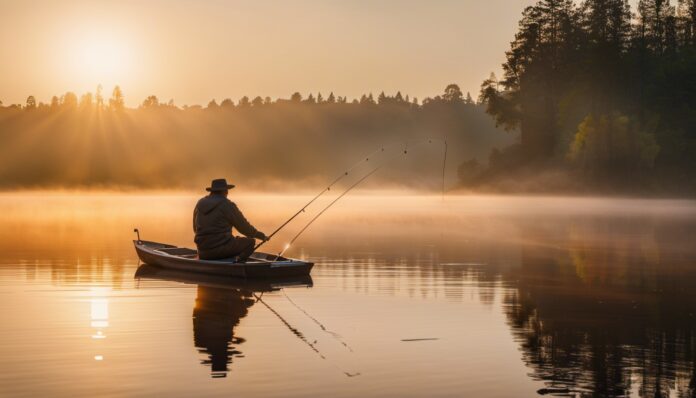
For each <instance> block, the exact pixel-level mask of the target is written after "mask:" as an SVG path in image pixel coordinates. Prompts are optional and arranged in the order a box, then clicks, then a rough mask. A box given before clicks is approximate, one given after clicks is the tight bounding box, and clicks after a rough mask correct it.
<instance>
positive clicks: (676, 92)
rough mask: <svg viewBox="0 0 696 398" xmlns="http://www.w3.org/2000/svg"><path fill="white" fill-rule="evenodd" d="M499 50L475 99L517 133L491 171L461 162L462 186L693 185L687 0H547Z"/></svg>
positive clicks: (695, 59)
mask: <svg viewBox="0 0 696 398" xmlns="http://www.w3.org/2000/svg"><path fill="white" fill-rule="evenodd" d="M506 58H507V61H506V62H505V64H504V65H503V68H504V76H503V77H502V78H501V79H500V80H499V81H498V80H497V79H495V78H492V79H488V80H486V81H485V82H484V83H483V86H482V89H481V97H482V100H483V101H485V102H486V104H487V111H488V113H489V114H491V115H492V116H493V117H494V118H495V120H496V123H497V124H498V125H499V126H502V127H504V128H506V129H509V130H516V131H519V138H520V141H519V144H517V145H514V146H512V147H510V148H507V149H506V150H504V151H502V152H498V151H496V152H494V153H493V154H491V157H490V164H489V166H488V168H486V169H481V170H473V171H472V169H473V168H472V167H471V165H469V166H468V167H467V165H466V164H465V165H464V166H463V175H464V176H465V177H466V178H465V182H466V183H468V184H470V185H481V184H486V183H490V182H492V181H497V182H498V183H502V182H503V181H504V180H506V179H507V180H508V181H509V180H513V179H519V178H520V177H521V176H524V177H525V178H527V177H529V178H528V181H531V180H534V179H536V180H537V183H538V184H539V185H540V186H546V187H547V188H550V187H551V186H554V185H558V186H563V185H568V181H571V180H572V181H574V182H576V183H580V184H584V185H585V186H589V187H595V188H600V189H607V190H619V189H624V188H629V189H635V190H641V191H646V190H648V191H655V190H657V191H660V190H669V191H679V192H684V191H685V190H687V189H689V190H692V191H693V190H694V189H695V188H696V156H694V155H696V4H695V2H694V0H679V1H678V2H677V3H676V4H675V2H674V1H672V2H670V1H669V0H640V1H639V2H638V6H637V9H635V10H631V8H630V6H629V3H628V1H626V0H586V1H582V2H580V3H576V2H573V1H571V0H542V1H539V2H537V3H536V5H534V6H530V7H527V8H526V9H525V10H524V12H523V15H522V19H521V20H520V23H519V31H518V33H517V34H516V35H515V37H514V40H513V41H512V43H511V46H510V49H509V50H508V51H507V53H506ZM541 170H543V171H547V172H549V173H546V174H545V175H546V176H549V175H551V174H553V173H552V172H553V171H556V172H561V175H562V176H563V178H562V179H560V180H558V179H556V180H554V179H553V178H549V179H544V178H543V177H539V171H541ZM531 175H535V176H536V177H530V176H531Z"/></svg>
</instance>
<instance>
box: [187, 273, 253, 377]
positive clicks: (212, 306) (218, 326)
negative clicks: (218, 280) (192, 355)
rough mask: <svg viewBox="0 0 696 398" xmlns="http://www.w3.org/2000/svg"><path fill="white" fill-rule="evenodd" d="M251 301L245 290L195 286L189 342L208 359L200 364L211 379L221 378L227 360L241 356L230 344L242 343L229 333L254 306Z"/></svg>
mask: <svg viewBox="0 0 696 398" xmlns="http://www.w3.org/2000/svg"><path fill="white" fill-rule="evenodd" d="M251 297H252V293H251V292H250V291H246V290H239V289H223V288H214V287H206V286H201V285H198V292H197V296H196V305H195V307H194V308H193V342H194V345H195V346H196V347H197V348H199V351H200V352H201V353H206V354H208V357H209V359H208V360H205V361H203V362H202V363H203V364H205V365H210V367H211V374H212V376H213V377H225V376H226V373H225V372H227V371H228V370H229V369H228V368H227V364H229V363H231V362H232V360H231V357H232V356H234V355H239V354H241V352H240V351H237V350H236V349H235V347H231V346H230V343H232V344H235V345H237V344H241V343H243V342H244V339H242V338H240V337H237V338H235V337H234V333H233V329H234V327H235V326H237V324H238V323H239V320H240V319H241V318H244V317H245V316H246V315H247V312H248V311H247V309H248V308H249V307H251V306H252V305H253V304H254V300H253V299H252V298H251Z"/></svg>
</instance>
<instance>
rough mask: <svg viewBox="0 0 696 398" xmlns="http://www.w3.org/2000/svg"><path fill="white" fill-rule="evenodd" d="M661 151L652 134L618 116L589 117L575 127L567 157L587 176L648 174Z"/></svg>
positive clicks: (617, 114) (627, 118)
mask: <svg viewBox="0 0 696 398" xmlns="http://www.w3.org/2000/svg"><path fill="white" fill-rule="evenodd" d="M659 151H660V147H659V145H658V144H657V141H656V139H655V135H654V134H653V133H652V132H649V131H646V130H644V129H642V128H641V127H640V125H639V124H638V123H637V122H635V121H631V119H630V118H629V117H628V116H626V115H622V114H619V113H613V114H610V115H597V116H595V115H588V116H587V117H586V118H585V120H583V121H582V122H581V123H580V125H579V126H578V131H577V132H576V133H575V139H574V141H573V142H572V144H571V146H570V151H569V153H568V158H569V159H570V160H571V161H572V162H573V163H574V164H576V165H578V166H579V167H581V168H582V169H584V171H587V172H589V173H600V174H601V173H604V171H605V170H614V171H615V172H617V171H619V170H621V171H624V172H635V171H643V172H644V171H647V170H651V169H652V168H653V167H654V165H655V159H656V157H657V154H658V153H659Z"/></svg>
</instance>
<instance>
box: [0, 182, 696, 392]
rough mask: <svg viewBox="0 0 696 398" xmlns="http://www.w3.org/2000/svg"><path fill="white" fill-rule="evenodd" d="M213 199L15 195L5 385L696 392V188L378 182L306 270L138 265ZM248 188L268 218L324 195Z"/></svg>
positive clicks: (338, 217)
mask: <svg viewBox="0 0 696 398" xmlns="http://www.w3.org/2000/svg"><path fill="white" fill-rule="evenodd" d="M338 194H339V192H335V193H331V195H327V197H326V198H323V199H322V200H323V202H321V203H317V204H316V205H315V206H312V207H310V208H309V209H308V210H309V211H308V213H307V214H303V215H302V216H301V217H302V218H301V219H298V220H297V221H296V222H294V223H292V224H291V225H290V226H289V227H288V229H287V230H284V231H283V232H281V233H280V234H279V235H278V236H277V239H273V240H272V241H270V242H269V243H268V244H267V246H265V248H264V249H265V250H268V251H271V252H275V251H277V250H280V249H281V248H282V247H283V245H284V244H285V243H286V242H287V241H288V240H289V239H290V238H291V237H292V236H293V235H294V233H295V232H296V231H298V230H299V229H300V228H301V227H302V226H303V225H304V223H306V222H307V221H308V220H309V219H310V218H311V217H312V216H313V215H314V214H316V213H315V212H316V211H318V210H319V209H321V208H322V207H323V206H324V205H326V204H328V202H329V201H330V200H332V199H333V198H335V196H336V195H338ZM332 195H333V196H332ZM198 196H199V194H198V193H191V192H169V193H161V192H160V193H152V192H132V193H95V192H89V193H79V192H68V193H65V192H64V193H59V192H14V193H13V192H9V193H3V194H1V195H0V206H2V208H3V209H4V210H5V212H4V215H3V217H2V218H1V219H0V249H2V250H1V251H0V253H2V254H0V297H2V298H3V299H2V300H0V311H2V313H3V314H4V315H5V318H6V322H3V323H2V324H0V336H2V339H1V340H0V350H2V352H3V355H2V356H1V357H0V368H1V369H3V372H2V374H0V384H1V385H2V389H3V391H5V392H7V393H9V394H10V395H11V396H36V395H39V394H49V395H51V396H86V395H89V396H94V395H98V396H109V395H123V394H131V395H143V396H145V395H168V396H182V397H183V396H191V395H202V394H207V395H211V396H223V395H230V394H242V395H251V394H255V395H263V396H298V397H299V396H307V395H317V396H321V395H327V394H332V395H334V396H345V397H349V396H356V395H363V396H394V397H396V396H400V397H403V396H413V397H416V396H436V395H437V396H462V395H469V396H482V397H494V396H500V397H502V396H536V395H537V393H538V392H542V393H549V394H556V395H575V396H583V395H590V392H595V393H598V394H600V395H606V396H626V395H631V396H655V395H656V394H673V395H674V396H691V394H693V393H694V388H695V386H696V376H695V374H696V373H695V368H696V320H694V313H695V312H696V296H695V295H694V293H693V286H694V283H696V247H694V245H693V241H694V237H695V236H696V234H695V232H696V202H695V201H691V200H644V199H619V198H612V199H610V198H591V197H588V198H574V197H524V196H519V197H513V196H482V195H469V196H452V195H448V196H446V197H445V198H444V200H443V198H442V197H441V196H439V195H412V194H410V195H404V194H402V195H399V194H395V193H394V192H391V193H385V192H378V193H376V192H370V191H360V192H357V193H355V194H351V195H348V196H346V197H345V198H344V199H343V200H342V201H340V202H338V204H337V205H336V206H335V207H333V208H331V209H330V210H329V211H328V212H327V213H326V214H325V215H324V216H322V217H321V218H319V219H318V221H317V222H316V223H315V224H314V225H312V227H310V228H309V229H308V230H307V232H306V233H305V234H304V235H303V236H302V237H301V238H300V239H299V240H298V241H297V242H296V244H295V245H294V246H293V247H292V248H290V250H289V251H288V252H287V255H288V256H290V257H297V258H302V259H309V260H312V261H314V262H315V263H316V265H315V268H314V270H313V272H312V278H313V281H312V282H311V283H310V284H307V283H305V284H297V285H295V286H286V287H284V288H282V289H281V288H280V287H276V288H275V289H273V288H259V287H250V286H248V285H246V286H245V285H240V284H239V283H237V284H234V283H227V284H225V283H211V282H210V281H209V280H203V279H196V278H192V279H186V278H183V279H182V278H181V277H174V276H172V275H167V274H157V273H152V270H147V269H142V268H141V269H140V270H139V271H138V272H139V273H138V276H139V277H138V278H136V277H135V274H136V270H137V269H138V266H139V264H138V260H137V256H136V254H135V252H134V250H133V247H132V243H131V240H132V239H134V235H133V233H132V230H133V228H134V227H138V228H140V231H141V234H142V238H143V239H148V240H154V241H160V242H167V243H172V244H177V245H183V246H188V247H191V246H192V231H191V211H192V208H193V205H194V204H195V202H196V200H197V198H198ZM231 198H232V200H234V201H236V202H237V203H238V205H239V206H240V208H241V209H242V210H243V211H244V212H245V214H246V215H247V217H248V218H249V220H250V221H252V223H253V224H254V225H255V226H257V227H258V228H259V229H261V230H262V231H265V232H270V231H272V230H273V229H274V228H275V227H276V226H278V225H280V224H281V223H282V221H284V220H285V219H286V218H287V217H289V216H290V215H291V214H293V213H294V211H296V210H297V209H299V208H300V207H301V206H302V205H303V204H304V203H305V202H306V201H307V200H309V199H310V198H311V196H310V195H264V194H244V193H243V192H241V193H239V194H237V193H235V192H234V191H233V192H232V195H231ZM146 271H147V272H146ZM262 292H263V295H261V294H262ZM258 297H261V298H262V301H259V300H258V299H257V298H258ZM281 318H282V319H281ZM290 327H291V328H292V329H290ZM297 331H299V332H300V334H301V336H302V337H303V338H304V340H303V339H301V338H299V336H298V334H297V333H296V332H297ZM307 342H309V343H311V344H312V346H309V345H308V344H307ZM312 347H314V349H313V348H312ZM315 349H316V350H315Z"/></svg>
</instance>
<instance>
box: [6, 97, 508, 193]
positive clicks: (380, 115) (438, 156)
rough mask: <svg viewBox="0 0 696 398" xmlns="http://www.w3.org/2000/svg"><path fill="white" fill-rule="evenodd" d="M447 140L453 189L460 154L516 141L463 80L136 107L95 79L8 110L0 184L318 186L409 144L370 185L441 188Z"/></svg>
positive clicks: (150, 101) (483, 152)
mask: <svg viewBox="0 0 696 398" xmlns="http://www.w3.org/2000/svg"><path fill="white" fill-rule="evenodd" d="M432 138H434V139H437V141H432V140H430V139H432ZM445 138H446V139H447V141H448V143H449V146H448V147H449V153H448V156H447V157H448V162H447V168H448V170H447V178H448V181H447V185H448V186H455V185H456V184H457V179H456V169H457V166H458V164H459V163H460V162H461V161H463V160H465V159H470V158H477V159H479V160H480V161H482V162H483V161H485V159H486V157H487V156H488V153H489V152H490V151H491V149H492V148H503V147H505V146H508V145H509V144H510V143H511V142H512V137H511V136H510V135H509V134H507V133H506V132H504V131H503V130H502V129H498V128H496V127H495V125H494V122H493V120H492V119H491V118H490V117H489V116H488V115H486V113H485V106H484V105H483V104H481V103H478V102H477V101H474V100H473V99H472V98H471V95H468V94H464V93H462V91H461V90H460V88H459V87H458V86H457V85H456V84H451V85H449V86H447V87H446V89H445V90H444V91H443V92H442V94H440V95H438V96H435V97H433V98H425V99H423V100H422V101H419V100H418V99H416V98H412V97H410V96H409V95H402V94H401V93H400V92H397V93H395V94H390V95H387V94H385V93H380V94H378V95H376V96H374V95H373V94H365V95H362V96H361V97H360V98H356V99H353V100H350V101H349V100H348V99H347V98H346V97H345V96H340V95H335V94H334V93H329V94H328V95H326V96H324V95H323V94H320V93H317V94H308V95H306V96H303V95H301V94H300V93H294V94H293V95H291V96H290V97H289V98H279V99H276V100H271V99H270V98H261V97H259V96H257V97H253V98H249V97H242V98H241V99H239V100H237V101H232V100H231V99H224V100H222V101H220V102H219V103H218V102H217V101H216V100H211V101H210V102H209V103H208V104H207V105H206V106H200V105H192V106H177V105H175V104H174V102H173V101H171V100H170V101H160V99H159V98H157V97H156V96H154V95H152V96H148V97H147V98H145V99H144V100H143V101H142V103H141V104H140V105H139V106H138V107H135V108H130V107H127V106H126V105H125V100H124V93H123V91H122V90H121V88H120V87H115V88H114V89H113V91H112V92H111V94H110V95H108V96H107V95H104V94H103V93H102V88H101V87H98V88H97V90H96V91H95V92H93V93H85V94H83V95H81V96H79V97H78V96H77V95H76V94H75V93H72V92H68V93H65V94H63V95H61V96H55V97H53V98H52V99H51V101H50V102H48V103H41V102H38V101H37V100H36V98H35V97H33V96H30V97H29V98H27V101H26V104H24V105H21V104H14V105H10V106H4V107H2V106H0V188H4V189H12V188H16V187H86V186H88V187H94V186H104V187H112V186H131V187H158V188H159V187H181V188H193V187H202V186H205V184H207V183H208V182H209V180H210V179H211V178H217V177H226V178H228V179H231V180H234V181H236V182H238V183H240V184H242V185H246V186H247V187H250V188H257V187H258V188H264V187H268V186H280V185H289V186H293V187H295V186H297V185H298V184H300V185H301V186H303V187H309V186H311V185H312V184H316V186H319V185H322V184H324V183H325V182H326V181H327V180H329V179H332V178H335V176H336V175H337V173H340V172H342V171H344V169H345V168H346V167H348V166H350V165H351V164H353V163H355V162H356V161H358V160H359V159H361V158H362V157H363V156H365V155H366V154H368V153H371V152H373V151H375V149H378V148H380V147H387V148H392V149H394V148H396V149H398V151H399V152H401V151H402V149H405V148H408V149H409V150H408V151H406V152H407V153H408V156H404V157H403V159H398V160H395V161H394V162H393V164H391V165H389V166H388V167H385V168H384V169H382V170H380V173H378V174H377V175H375V177H374V179H371V181H372V183H373V184H374V185H373V186H376V187H385V186H395V185H399V186H400V185H408V186H418V187H423V188H428V187H430V188H439V187H440V184H441V173H442V158H443V146H442V145H441V143H440V142H441V141H440V140H442V139H445ZM424 140H425V141H424ZM419 143H420V144H419ZM412 146H415V147H413V148H412V149H413V150H411V147H412ZM375 160H377V159H375ZM308 184H309V185H308Z"/></svg>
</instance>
